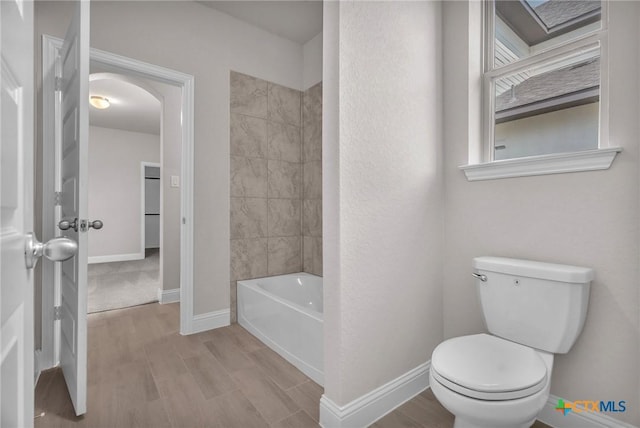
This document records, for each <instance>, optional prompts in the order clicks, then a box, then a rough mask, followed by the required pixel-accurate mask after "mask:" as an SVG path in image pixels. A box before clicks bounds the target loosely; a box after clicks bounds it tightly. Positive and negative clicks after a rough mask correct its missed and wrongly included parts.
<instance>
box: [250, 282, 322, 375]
mask: <svg viewBox="0 0 640 428" xmlns="http://www.w3.org/2000/svg"><path fill="white" fill-rule="evenodd" d="M238 323H239V324H240V325H241V326H242V327H244V328H245V329H247V330H248V331H249V332H251V334H253V335H254V336H256V337H257V338H258V339H260V340H261V341H262V342H263V343H264V344H266V345H267V346H269V347H270V348H271V349H273V350H274V351H275V352H277V353H278V354H280V355H281V356H282V357H283V358H284V359H286V360H287V361H289V362H290V363H291V364H293V365H294V366H296V367H297V368H298V369H299V370H300V371H302V372H303V373H304V374H306V375H307V376H309V377H310V378H311V379H313V380H314V381H315V382H316V383H318V384H319V385H323V384H324V373H323V370H324V364H323V352H324V350H323V337H322V325H323V317H322V278H321V277H319V276H315V275H311V274H308V273H292V274H288V275H280V276H271V277H267V278H258V279H250V280H245V281H238Z"/></svg>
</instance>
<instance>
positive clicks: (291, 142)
mask: <svg viewBox="0 0 640 428" xmlns="http://www.w3.org/2000/svg"><path fill="white" fill-rule="evenodd" d="M267 137H268V146H267V154H268V158H269V159H278V160H285V161H288V162H300V151H301V144H300V141H301V131H300V127H298V126H293V125H287V124H285V123H278V122H273V121H268V126H267Z"/></svg>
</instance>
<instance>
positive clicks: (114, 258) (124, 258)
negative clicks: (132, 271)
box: [87, 253, 144, 265]
mask: <svg viewBox="0 0 640 428" xmlns="http://www.w3.org/2000/svg"><path fill="white" fill-rule="evenodd" d="M143 259H144V253H133V254H110V255H108V256H93V257H89V258H88V261H87V262H88V263H89V264H90V265H91V264H94V263H111V262H128V261H130V260H143Z"/></svg>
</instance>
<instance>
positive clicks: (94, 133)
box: [89, 126, 160, 262]
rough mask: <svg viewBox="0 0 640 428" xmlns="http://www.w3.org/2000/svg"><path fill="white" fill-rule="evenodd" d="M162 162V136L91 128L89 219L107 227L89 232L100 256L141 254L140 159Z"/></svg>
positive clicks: (92, 249) (91, 249)
mask: <svg viewBox="0 0 640 428" xmlns="http://www.w3.org/2000/svg"><path fill="white" fill-rule="evenodd" d="M159 161H160V136H159V135H153V134H143V133H141V132H129V131H123V130H121V129H109V128H102V127H99V126H90V127H89V218H90V219H92V220H95V219H100V220H102V221H103V222H104V227H103V228H102V229H101V230H98V231H92V232H91V233H90V234H89V261H90V262H91V258H92V257H96V256H113V255H132V254H141V255H142V256H143V257H144V251H142V252H141V249H142V247H141V243H140V234H141V230H140V229H141V224H140V219H141V212H140V210H141V203H140V199H141V196H142V195H141V194H140V180H141V179H140V162H154V163H157V162H159Z"/></svg>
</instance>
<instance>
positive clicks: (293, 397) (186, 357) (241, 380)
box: [35, 303, 545, 428]
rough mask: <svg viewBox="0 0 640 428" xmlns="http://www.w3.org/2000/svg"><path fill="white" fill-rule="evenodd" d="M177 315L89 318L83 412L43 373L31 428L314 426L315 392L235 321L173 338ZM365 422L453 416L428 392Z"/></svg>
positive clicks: (155, 311)
mask: <svg viewBox="0 0 640 428" xmlns="http://www.w3.org/2000/svg"><path fill="white" fill-rule="evenodd" d="M178 312H179V305H178V304H177V303H175V304H169V305H159V304H157V303H156V304H150V305H143V306H137V307H134V308H127V309H121V310H117V311H109V312H101V313H97V314H91V315H89V317H88V319H89V334H88V337H89V355H88V405H87V408H88V411H87V414H86V415H84V416H82V417H76V416H75V414H74V411H73V406H72V404H71V400H70V398H69V395H68V393H67V389H66V386H65V384H64V379H63V378H62V373H61V371H60V370H57V369H54V370H50V371H47V372H44V373H42V375H41V376H40V380H39V381H38V385H37V387H36V414H40V413H41V412H44V413H45V414H44V416H43V417H38V418H36V420H35V426H36V428H40V427H90V428H94V427H95V428H98V427H105V428H116V427H122V428H128V427H150V428H161V427H174V428H191V427H212V428H222V427H225V428H226V427H229V428H235V427H237V428H251V427H273V428H275V427H288V428H306V427H318V406H319V402H320V396H321V395H322V393H323V389H322V387H320V386H319V385H317V384H316V383H315V382H313V381H312V380H310V379H309V378H308V377H306V376H305V375H304V374H302V373H301V372H300V371H298V370H297V369H296V368H295V367H293V366H292V365H291V364H289V363H288V362H286V361H285V360H284V359H282V358H281V357H280V356H279V355H277V354H276V353H275V352H273V351H271V350H270V349H269V348H267V347H266V346H265V345H264V344H262V343H261V342H260V341H258V340H257V339H256V338H254V337H253V336H252V335H251V334H249V333H248V332H247V331H246V330H244V329H243V328H242V327H240V326H239V325H238V324H233V325H231V326H229V327H225V328H221V329H217V330H213V331H208V332H204V333H199V334H195V335H191V336H181V335H180V334H179V333H178V325H179V313H178ZM373 426H374V427H376V428H398V427H408V428H410V427H429V428H431V427H442V428H445V427H447V428H449V427H451V426H453V416H452V415H451V414H450V413H449V412H448V411H447V410H445V409H444V408H443V407H442V406H441V405H440V404H439V403H438V402H437V400H436V399H435V398H434V397H433V394H432V393H431V391H430V390H427V391H425V392H423V393H422V394H420V395H419V396H417V397H415V398H414V399H413V400H411V401H409V402H407V403H405V404H404V405H402V406H400V407H399V408H398V409H396V410H395V411H393V412H392V413H390V414H388V415H387V416H385V417H384V418H382V419H381V420H379V421H378V422H377V423H376V424H374V425H373ZM534 427H536V428H542V427H545V425H538V423H536V425H534Z"/></svg>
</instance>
